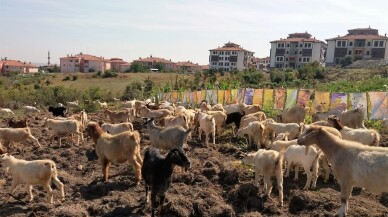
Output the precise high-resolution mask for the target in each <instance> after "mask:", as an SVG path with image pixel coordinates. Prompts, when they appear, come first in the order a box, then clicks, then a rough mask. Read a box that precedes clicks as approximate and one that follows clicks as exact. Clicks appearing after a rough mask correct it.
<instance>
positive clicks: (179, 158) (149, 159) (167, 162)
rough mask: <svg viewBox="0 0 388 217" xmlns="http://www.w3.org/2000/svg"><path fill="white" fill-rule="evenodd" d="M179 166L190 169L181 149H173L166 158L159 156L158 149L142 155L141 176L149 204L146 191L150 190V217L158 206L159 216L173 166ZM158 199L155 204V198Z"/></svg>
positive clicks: (149, 149)
mask: <svg viewBox="0 0 388 217" xmlns="http://www.w3.org/2000/svg"><path fill="white" fill-rule="evenodd" d="M175 165H177V166H180V167H183V168H185V170H187V169H189V168H190V161H189V159H188V158H187V156H186V155H185V153H184V151H183V149H181V148H173V149H171V150H170V151H169V152H168V154H167V156H166V157H163V156H162V155H160V152H159V150H158V149H156V148H153V147H150V148H148V149H147V150H146V152H145V154H144V160H143V167H142V168H141V174H142V176H143V178H144V181H145V188H146V201H147V203H148V202H149V197H148V190H150V188H151V216H152V217H153V216H154V215H155V210H154V209H155V208H157V207H158V205H159V206H160V210H159V214H161V213H162V209H163V203H164V198H165V193H166V191H167V189H168V188H169V187H170V184H171V175H172V172H173V170H174V166H175ZM157 197H158V198H159V201H158V203H157V201H156V198H157Z"/></svg>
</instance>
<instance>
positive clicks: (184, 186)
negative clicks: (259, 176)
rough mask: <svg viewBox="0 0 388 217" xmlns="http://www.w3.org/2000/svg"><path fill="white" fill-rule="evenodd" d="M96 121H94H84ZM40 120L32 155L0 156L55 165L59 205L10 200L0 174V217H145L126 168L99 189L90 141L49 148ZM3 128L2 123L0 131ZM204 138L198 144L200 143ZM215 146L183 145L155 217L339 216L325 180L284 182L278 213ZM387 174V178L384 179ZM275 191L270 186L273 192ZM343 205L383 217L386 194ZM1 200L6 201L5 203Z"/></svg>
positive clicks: (41, 196) (233, 154) (28, 150)
mask: <svg viewBox="0 0 388 217" xmlns="http://www.w3.org/2000/svg"><path fill="white" fill-rule="evenodd" d="M89 117H90V119H91V120H94V121H101V120H102V116H101V114H93V115H90V116H89ZM44 118H45V115H44V114H42V115H39V116H36V117H33V118H32V120H31V119H30V120H31V121H29V125H30V126H31V129H32V133H33V135H34V136H36V137H37V138H38V140H39V141H40V142H41V144H42V146H43V147H42V148H40V149H37V148H35V147H33V146H32V145H26V146H23V145H21V144H17V145H15V146H13V147H10V148H9V149H8V150H9V152H10V153H12V154H13V155H14V156H15V157H17V158H23V159H26V160H34V159H45V158H46V159H52V160H54V161H55V162H56V164H57V168H58V171H59V179H60V180H61V181H62V182H63V183H64V184H65V193H66V200H65V201H64V202H61V201H60V197H59V191H58V189H57V188H56V187H55V186H54V185H53V186H52V187H53V189H54V200H55V203H54V204H53V205H50V204H48V203H47V199H46V197H45V196H46V192H44V191H43V188H42V187H41V186H35V187H34V190H33V194H34V196H35V198H34V200H33V201H32V202H28V200H27V197H28V195H27V191H26V187H25V186H19V187H18V188H17V189H16V192H15V193H14V195H13V196H14V197H13V198H10V197H9V194H8V193H9V189H10V183H11V180H12V178H11V177H10V175H7V174H5V173H4V171H3V170H2V169H1V170H0V181H1V180H3V181H4V180H5V181H6V184H5V185H4V186H2V187H0V216H149V215H150V211H149V209H145V207H146V206H145V189H144V185H143V181H142V183H141V184H140V185H139V186H136V185H135V179H134V174H133V172H132V169H131V167H129V165H128V164H127V163H125V164H121V165H113V166H112V167H111V170H110V179H109V181H108V182H107V183H104V182H102V180H101V178H102V172H101V166H100V165H99V164H98V161H97V156H96V154H95V152H94V146H93V143H92V141H91V140H90V139H88V140H87V141H85V142H84V143H81V145H80V146H76V144H73V143H72V142H71V141H70V139H63V140H62V147H59V141H58V140H54V142H53V143H50V140H49V138H50V137H51V133H50V132H49V131H47V130H45V129H43V127H42V125H43V120H44ZM0 126H5V120H3V122H2V123H0ZM135 129H136V130H140V132H141V135H142V140H141V146H142V148H145V147H147V146H148V145H149V141H148V136H147V133H146V132H147V130H146V129H145V126H144V125H143V123H141V122H136V123H135ZM203 137H204V136H203ZM216 143H217V144H216V145H215V146H213V145H209V147H205V146H204V145H203V142H202V143H201V142H200V141H198V140H197V135H193V140H192V141H190V142H189V145H190V148H191V149H190V151H189V152H188V156H189V158H190V160H191V163H192V168H191V169H190V170H189V171H188V172H186V173H185V172H182V171H180V170H176V171H175V172H174V174H173V183H172V185H171V187H170V188H169V190H168V191H167V196H166V203H165V206H164V211H163V213H162V214H163V216H246V217H247V216H333V215H334V214H335V213H336V212H337V211H338V208H339V201H340V198H339V186H338V184H335V182H334V181H333V177H331V179H330V181H329V183H327V184H325V183H323V180H322V178H321V177H319V179H318V183H317V189H316V190H309V191H305V190H303V189H302V188H303V187H304V184H305V182H306V176H305V175H304V174H301V175H300V176H299V177H300V178H299V181H293V173H291V177H290V178H285V179H284V206H283V207H279V206H278V201H277V198H278V191H277V188H276V187H274V189H273V192H272V195H271V196H272V198H265V197H264V196H263V187H262V186H263V183H262V181H261V187H260V188H257V187H255V186H254V185H253V184H252V183H253V179H254V173H253V170H252V168H251V167H249V166H245V165H242V164H241V163H240V162H241V161H240V158H241V155H242V153H243V151H241V150H240V149H239V148H237V146H235V145H231V144H234V143H235V139H234V138H231V136H230V135H224V136H222V137H221V138H217V140H216ZM382 145H383V146H388V135H387V134H383V135H382ZM387 172H388V171H387ZM274 184H276V183H275V180H274ZM275 186H276V185H275ZM352 195H353V196H352V197H351V199H350V211H349V215H350V216H388V194H374V193H370V192H368V191H366V190H363V189H354V190H353V194H352ZM7 200H8V201H7Z"/></svg>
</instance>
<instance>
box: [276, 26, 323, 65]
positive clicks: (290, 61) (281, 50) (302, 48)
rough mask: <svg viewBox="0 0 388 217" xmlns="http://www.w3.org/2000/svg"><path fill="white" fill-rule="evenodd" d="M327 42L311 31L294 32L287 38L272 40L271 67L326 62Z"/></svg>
mask: <svg viewBox="0 0 388 217" xmlns="http://www.w3.org/2000/svg"><path fill="white" fill-rule="evenodd" d="M325 51H326V43H325V42H323V41H320V40H317V39H315V37H314V38H312V37H311V35H310V34H309V33H307V32H306V33H292V34H289V35H288V37H287V38H285V39H282V38H281V39H279V40H275V41H271V51H270V53H271V57H270V58H271V60H270V67H271V68H294V69H297V68H300V67H301V66H303V65H304V64H306V63H309V62H314V61H318V62H319V63H321V64H322V65H324V63H325Z"/></svg>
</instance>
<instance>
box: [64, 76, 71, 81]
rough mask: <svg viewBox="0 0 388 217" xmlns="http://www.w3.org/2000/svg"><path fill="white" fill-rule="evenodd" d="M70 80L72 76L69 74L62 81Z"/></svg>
mask: <svg viewBox="0 0 388 217" xmlns="http://www.w3.org/2000/svg"><path fill="white" fill-rule="evenodd" d="M69 80H70V77H69V76H66V77H64V78H63V79H62V81H69Z"/></svg>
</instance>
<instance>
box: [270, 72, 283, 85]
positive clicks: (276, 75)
mask: <svg viewBox="0 0 388 217" xmlns="http://www.w3.org/2000/svg"><path fill="white" fill-rule="evenodd" d="M285 73H286V72H283V71H281V70H278V69H274V70H272V71H271V72H270V73H269V76H270V78H271V81H272V82H274V83H281V82H283V81H284V80H285Z"/></svg>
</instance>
